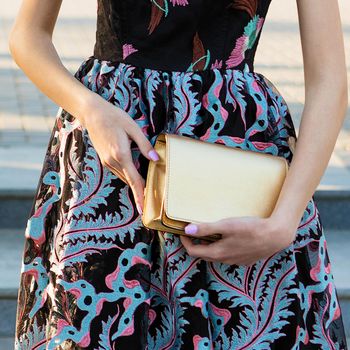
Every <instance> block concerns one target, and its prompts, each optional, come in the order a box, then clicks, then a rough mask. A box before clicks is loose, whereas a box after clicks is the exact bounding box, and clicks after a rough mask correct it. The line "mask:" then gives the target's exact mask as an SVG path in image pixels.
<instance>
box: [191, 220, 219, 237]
mask: <svg viewBox="0 0 350 350" xmlns="http://www.w3.org/2000/svg"><path fill="white" fill-rule="evenodd" d="M185 233H187V234H189V235H191V236H193V237H203V236H208V235H212V234H215V233H219V234H220V233H223V227H222V224H221V222H219V221H215V222H201V223H190V224H188V225H187V226H186V227H185Z"/></svg>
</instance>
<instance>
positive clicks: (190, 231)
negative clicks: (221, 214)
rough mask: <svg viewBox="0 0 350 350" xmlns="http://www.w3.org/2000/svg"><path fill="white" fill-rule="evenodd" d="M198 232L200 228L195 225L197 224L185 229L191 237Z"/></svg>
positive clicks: (189, 225)
mask: <svg viewBox="0 0 350 350" xmlns="http://www.w3.org/2000/svg"><path fill="white" fill-rule="evenodd" d="M197 231H198V226H197V225H195V224H188V225H187V226H186V227H185V232H186V233H188V234H190V235H193V234H195V233H197Z"/></svg>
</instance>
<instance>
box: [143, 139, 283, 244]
mask: <svg viewBox="0 0 350 350" xmlns="http://www.w3.org/2000/svg"><path fill="white" fill-rule="evenodd" d="M154 148H155V149H156V151H157V152H158V153H159V155H160V160H159V161H158V162H153V161H150V163H149V168H148V173H147V179H146V188H145V203H144V211H143V214H142V222H143V224H144V225H145V226H146V227H150V228H153V229H158V230H163V231H166V232H171V233H177V234H185V233H184V227H185V226H186V225H187V223H188V222H194V223H195V222H210V221H216V220H219V219H222V218H225V217H238V216H259V217H268V216H269V215H270V214H271V212H272V211H273V208H274V206H275V204H276V201H277V199H278V196H279V193H280V190H281V187H282V185H283V181H284V179H285V177H286V175H287V171H288V163H287V160H286V159H285V158H283V157H280V156H274V155H271V154H267V153H261V152H255V151H246V150H242V149H239V148H235V147H228V146H226V145H222V144H214V143H209V142H204V141H202V140H197V139H194V138H190V137H187V136H181V135H177V134H164V133H161V134H159V135H158V137H157V140H156V143H155V146H154ZM219 237H220V236H219V235H214V236H207V238H208V239H209V240H215V239H218V238H219Z"/></svg>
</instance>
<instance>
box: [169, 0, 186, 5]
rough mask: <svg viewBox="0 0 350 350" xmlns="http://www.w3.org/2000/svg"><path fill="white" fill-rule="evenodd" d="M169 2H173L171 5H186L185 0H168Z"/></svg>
mask: <svg viewBox="0 0 350 350" xmlns="http://www.w3.org/2000/svg"><path fill="white" fill-rule="evenodd" d="M170 2H171V3H172V4H173V6H176V5H180V6H186V5H188V1H187V0H170Z"/></svg>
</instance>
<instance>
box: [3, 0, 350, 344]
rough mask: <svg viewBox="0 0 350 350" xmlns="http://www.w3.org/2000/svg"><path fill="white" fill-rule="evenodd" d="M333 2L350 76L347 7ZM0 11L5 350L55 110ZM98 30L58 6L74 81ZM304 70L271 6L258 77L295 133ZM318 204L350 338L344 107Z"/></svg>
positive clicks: (10, 11)
mask: <svg viewBox="0 0 350 350" xmlns="http://www.w3.org/2000/svg"><path fill="white" fill-rule="evenodd" d="M338 1H339V6H340V12H341V16H342V23H343V33H344V41H345V50H346V54H347V64H348V77H350V1H348V0H338ZM0 5H1V6H0V8H1V12H0V276H1V278H0V310H1V317H0V350H8V349H13V336H14V322H15V312H16V302H17V300H16V298H17V290H18V285H19V276H20V268H21V259H22V251H23V247H24V230H25V225H26V220H27V218H28V215H29V211H30V208H31V205H32V201H33V196H34V191H35V189H36V186H37V183H38V179H39V174H40V170H41V166H42V162H43V159H44V154H45V151H46V147H47V143H48V141H49V137H50V132H51V128H52V127H53V122H54V119H55V116H56V114H57V111H58V108H59V107H58V106H57V105H55V104H54V103H53V102H52V101H51V100H49V99H48V98H47V97H45V96H44V95H43V94H42V93H41V92H40V91H39V90H38V89H37V88H36V87H35V86H34V85H33V84H32V83H31V81H30V80H29V79H28V78H27V77H26V76H25V75H24V74H23V73H22V72H21V71H20V70H19V68H18V67H17V66H16V64H15V63H14V62H13V60H12V58H11V56H10V54H9V50H8V34H9V31H10V29H11V27H12V24H13V21H14V18H15V15H16V13H17V10H18V8H19V5H20V0H12V1H6V3H5V0H0ZM95 30H96V0H74V1H63V5H62V9H61V13H60V17H59V20H58V22H57V25H56V30H55V33H54V44H55V47H56V49H57V51H58V53H59V55H60V57H61V59H62V61H63V63H64V65H65V66H66V67H67V68H68V69H69V70H70V71H71V72H72V74H74V72H75V71H76V70H77V69H78V67H79V65H80V64H81V63H82V61H83V60H84V59H85V58H87V57H88V56H90V55H92V53H93V45H94V40H95ZM33 50H35V47H33ZM302 64H303V62H302V51H301V44H300V36H299V27H298V17H297V8H296V2H295V1H277V0H275V1H272V3H271V5H270V10H269V13H268V15H267V17H266V21H265V24H264V28H263V31H262V34H261V38H260V43H259V47H258V50H257V53H256V58H255V70H256V71H257V72H260V73H262V74H264V75H265V76H266V77H267V78H268V79H269V80H271V81H272V82H273V83H274V84H275V86H276V87H277V89H278V90H279V91H280V92H281V94H282V95H283V96H284V98H285V100H286V102H287V103H288V105H289V109H290V112H291V115H292V118H293V121H294V124H295V127H296V129H297V132H298V130H299V124H300V116H301V113H302V110H303V104H304V80H303V79H304V72H303V65H302ZM38 69H40V67H39V66H38ZM48 79H50V77H48ZM52 83H53V84H54V81H53V82H52ZM349 85H350V83H349ZM349 95H350V92H349ZM329 118H332V116H331V115H330V116H329ZM320 147H322V145H320ZM315 200H316V204H317V206H318V208H319V210H320V212H321V217H322V219H323V225H324V228H325V234H326V239H327V242H328V248H329V254H330V258H331V263H332V268H333V274H334V278H335V282H336V286H337V288H338V295H339V298H340V302H341V306H342V309H343V318H344V321H345V327H346V331H347V336H348V337H350V258H349V249H350V109H349V108H348V112H347V117H346V120H345V121H344V124H343V129H342V131H341V133H340V135H339V138H338V140H337V145H336V147H335V150H334V152H333V155H332V158H331V160H330V162H329V165H328V168H327V171H326V173H325V175H324V177H323V179H322V181H321V183H320V185H319V187H318V189H317V191H316V193H315ZM349 344H350V341H349Z"/></svg>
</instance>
